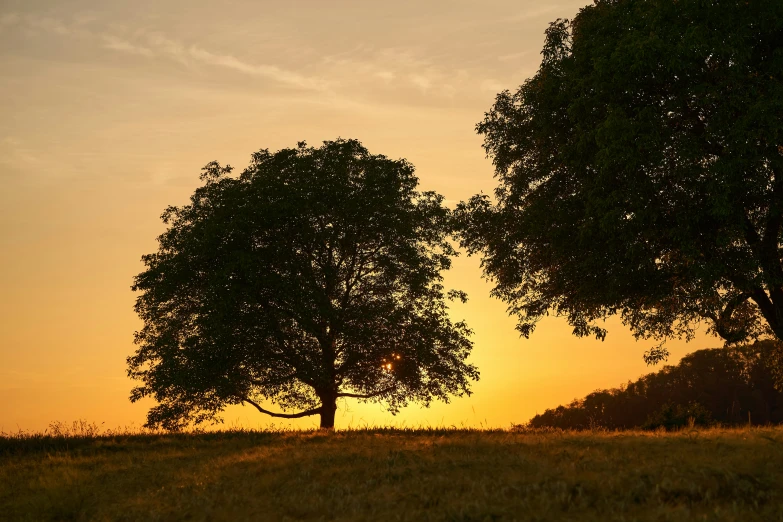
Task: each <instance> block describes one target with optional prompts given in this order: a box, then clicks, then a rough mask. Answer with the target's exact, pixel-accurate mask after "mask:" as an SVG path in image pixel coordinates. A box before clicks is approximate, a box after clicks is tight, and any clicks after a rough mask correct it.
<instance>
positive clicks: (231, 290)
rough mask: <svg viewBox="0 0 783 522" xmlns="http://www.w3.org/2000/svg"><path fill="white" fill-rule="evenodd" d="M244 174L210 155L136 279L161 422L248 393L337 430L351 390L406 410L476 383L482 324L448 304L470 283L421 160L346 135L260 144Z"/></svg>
mask: <svg viewBox="0 0 783 522" xmlns="http://www.w3.org/2000/svg"><path fill="white" fill-rule="evenodd" d="M231 171H232V169H231V167H230V166H221V165H220V164H218V163H216V162H213V163H210V164H208V165H207V166H206V167H205V168H204V169H203V174H202V176H201V177H202V180H203V181H204V184H203V186H201V187H199V188H198V189H196V191H195V193H194V194H193V195H192V197H191V200H190V203H189V204H187V205H184V206H181V207H169V208H168V209H167V210H166V211H165V212H164V213H163V215H162V219H163V221H164V223H165V224H166V225H168V228H167V230H166V231H165V232H164V233H163V234H162V235H161V236H160V237H159V238H158V242H159V247H158V251H157V252H155V253H153V254H149V255H145V256H143V258H142V260H143V262H144V264H145V266H146V269H145V270H144V271H143V272H142V273H140V274H139V275H138V276H136V278H135V284H134V285H133V289H134V290H135V291H138V292H140V295H139V296H138V298H137V301H136V306H135V309H136V311H137V313H138V314H139V316H140V317H141V319H142V320H143V322H144V326H143V328H142V329H141V330H140V331H138V332H137V333H136V339H135V341H136V344H137V345H138V348H137V351H136V353H135V354H134V355H133V356H131V357H129V358H128V367H129V369H128V374H129V375H130V376H131V377H133V378H135V379H139V380H141V381H142V385H141V386H139V387H137V388H135V389H134V390H133V392H132V395H131V400H133V401H136V400H138V399H140V398H142V397H146V396H151V397H154V398H155V399H156V400H157V401H158V402H159V404H158V405H157V406H155V407H153V408H152V409H151V410H150V412H149V414H148V418H147V425H148V426H162V427H164V428H167V429H177V428H180V427H182V426H183V425H186V424H188V423H191V422H195V423H200V422H204V421H217V420H219V419H220V418H219V414H220V412H221V411H222V410H223V409H224V408H225V406H227V405H230V404H242V403H247V404H250V405H252V406H254V407H255V408H257V409H258V410H259V411H260V412H262V413H265V414H268V415H272V416H275V417H283V418H297V417H304V416H308V415H316V414H320V416H321V427H324V428H331V427H333V426H334V417H335V411H336V408H337V405H336V401H337V400H338V399H339V398H341V397H354V398H358V399H362V400H369V401H378V402H382V403H384V404H385V405H386V406H387V407H388V408H389V409H390V410H391V411H392V412H393V413H394V412H396V411H397V410H398V409H399V408H400V407H402V406H404V405H406V404H408V402H409V401H417V402H421V403H424V404H425V405H426V404H428V403H429V402H430V401H431V400H433V399H440V400H444V401H448V400H449V397H450V396H451V395H462V394H466V393H467V394H469V393H470V388H469V384H470V381H471V380H476V379H478V371H477V370H476V368H475V367H474V366H473V365H471V364H468V363H467V362H466V358H467V357H468V355H469V353H470V350H471V348H472V343H471V341H470V340H469V335H470V333H471V332H470V330H469V329H468V327H467V325H466V324H465V323H464V322H456V323H455V322H452V321H451V320H450V319H449V316H448V314H447V311H448V310H447V305H446V299H447V298H458V299H461V300H463V301H464V299H466V296H465V294H464V293H463V292H459V291H449V292H446V291H445V290H444V287H443V285H442V276H441V272H442V271H443V270H446V269H448V268H449V266H450V263H451V257H452V256H454V255H456V252H455V251H454V249H453V248H452V246H451V244H450V242H449V233H450V232H451V226H452V221H451V213H450V211H449V210H448V209H447V208H445V207H444V206H443V205H442V202H443V197H442V196H441V195H439V194H436V193H434V192H420V191H418V190H417V186H418V179H417V178H416V176H415V175H414V168H413V166H412V165H411V164H410V163H408V162H407V161H405V160H391V159H388V158H387V157H385V156H382V155H372V154H370V153H369V152H368V151H367V149H365V148H364V147H363V146H362V145H361V143H360V142H358V141H355V140H342V139H340V140H337V141H328V142H324V144H323V146H322V147H320V148H313V147H308V146H307V145H306V144H305V143H304V142H301V143H299V144H298V146H297V147H295V148H290V149H283V150H280V151H278V152H274V153H272V152H269V151H268V150H265V149H264V150H260V151H259V152H256V153H255V154H253V155H252V161H251V163H250V165H249V166H248V167H247V169H245V170H244V172H242V174H241V175H240V176H238V177H235V176H231V175H230V173H231ZM264 401H268V402H271V403H273V404H276V405H277V406H278V407H279V409H282V410H283V412H275V411H272V410H270V409H267V407H265V405H264ZM291 410H295V411H291Z"/></svg>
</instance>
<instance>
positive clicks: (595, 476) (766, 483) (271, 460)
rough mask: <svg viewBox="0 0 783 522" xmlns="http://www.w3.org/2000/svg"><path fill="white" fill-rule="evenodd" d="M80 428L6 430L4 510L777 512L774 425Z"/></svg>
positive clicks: (92, 516)
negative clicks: (670, 429)
mask: <svg viewBox="0 0 783 522" xmlns="http://www.w3.org/2000/svg"><path fill="white" fill-rule="evenodd" d="M83 428H84V425H82V429H81V433H78V431H79V430H77V433H73V432H71V433H68V430H64V431H63V430H62V429H59V430H58V429H55V430H54V434H53V435H46V436H42V435H30V434H27V435H25V434H17V435H7V434H6V435H4V436H2V437H0V520H30V521H42V520H98V521H100V520H145V521H146V520H194V521H198V520H232V521H233V520H444V521H483V520H488V521H489V520H503V521H506V520H509V521H510V520H530V521H538V520H541V521H543V520H557V521H559V520H591V521H592V520H594V521H599V520H600V521H605V520H617V521H631V520H655V521H663V520H683V521H684V520H689V521H690V520H736V521H752V520H759V521H762V520H763V521H783V429H779V428H746V429H738V430H728V429H711V430H698V431H697V430H690V431H681V432H677V433H661V432H622V433H607V432H598V431H595V432H534V431H529V432H525V431H524V430H520V431H513V430H511V431H472V430H391V429H390V430H361V431H337V432H335V433H322V432H249V431H234V432H231V431H229V432H220V433H202V434H177V435H154V434H148V435H143V434H128V433H125V434H119V433H115V434H111V433H109V434H103V435H96V433H94V432H93V431H91V430H87V432H85V431H84V429H83ZM88 428H89V426H88Z"/></svg>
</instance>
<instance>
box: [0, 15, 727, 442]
mask: <svg viewBox="0 0 783 522" xmlns="http://www.w3.org/2000/svg"><path fill="white" fill-rule="evenodd" d="M586 1H587V0H575V1H574V0H567V1H566V0H563V1H559V2H539V1H536V0H515V1H497V0H486V1H483V2H477V1H475V0H471V1H465V0H449V1H437V2H435V1H422V0H419V1H407V0H405V1H395V2H380V1H377V2H376V1H366V0H365V1H361V2H360V1H339V0H333V1H330V2H324V1H322V0H307V1H290V2H276V1H266V0H261V1H250V0H243V1H224V2H209V3H208V2H197V1H196V2H194V1H184V0H181V1H180V0H176V1H175V0H154V1H153V0H133V1H124V0H123V1H113V2H106V1H98V0H69V1H67V2H63V1H62V0H58V1H55V0H48V1H42V0H41V1H39V0H3V2H2V3H0V71H2V74H0V99H1V100H2V103H0V177H1V178H2V189H0V321H1V324H0V326H1V327H0V431H5V432H10V431H16V430H18V429H22V430H33V431H37V430H43V429H45V428H46V427H47V425H48V424H49V423H50V422H52V421H72V420H75V419H85V420H88V421H91V422H93V421H94V422H97V423H101V422H103V423H105V426H106V427H112V428H113V427H117V426H139V425H141V424H143V422H144V418H145V414H146V411H147V409H148V408H149V406H150V405H151V403H150V402H145V403H137V404H131V403H130V401H129V400H128V395H129V391H130V389H131V388H132V387H133V385H134V384H133V382H132V381H131V380H129V379H128V378H127V377H126V376H125V372H126V363H125V358H126V357H127V356H128V355H130V354H131V353H132V352H133V351H134V345H133V342H132V339H133V332H134V331H135V330H136V329H138V328H139V327H140V321H139V319H138V318H137V317H136V315H135V313H134V312H133V303H134V300H135V295H134V293H133V292H132V291H131V290H130V286H131V283H132V278H133V276H134V275H136V274H137V273H139V272H140V271H141V270H142V268H143V267H142V264H141V262H140V257H141V256H142V255H143V254H145V253H149V252H152V251H154V250H155V249H156V240H155V238H156V237H157V235H158V234H160V233H161V232H162V231H163V229H164V226H163V224H162V223H161V221H160V219H159V216H160V214H161V212H162V210H163V209H164V208H165V207H166V206H167V205H170V204H176V205H179V204H183V203H186V202H187V200H188V197H189V196H190V194H191V193H192V191H193V189H194V188H195V187H197V186H198V185H199V183H200V182H199V180H198V176H199V172H200V168H201V167H202V166H203V165H205V164H206V163H208V162H209V161H212V160H218V161H220V162H221V163H229V164H231V165H233V166H235V167H237V168H238V169H240V170H241V169H242V168H243V167H244V166H245V165H246V164H247V163H248V160H249V158H250V154H251V153H252V152H253V151H255V150H258V149H260V148H268V149H270V150H273V151H274V150H277V149H280V148H283V147H290V146H294V145H295V144H296V143H297V142H298V141H301V140H306V141H307V142H308V143H309V144H310V145H315V146H317V145H319V144H320V142H321V141H323V140H329V139H335V138H337V137H343V138H355V139H358V140H360V141H361V142H362V143H363V144H364V145H365V146H366V147H367V148H368V149H369V150H370V152H371V153H374V154H385V155H387V156H390V157H392V158H406V159H408V160H409V161H410V162H412V163H413V164H414V165H415V166H416V168H417V174H418V176H419V178H420V181H421V188H422V189H425V190H436V191H438V192H440V193H441V194H443V195H444V196H445V197H446V198H447V201H448V202H449V204H451V205H453V204H454V203H456V202H457V201H459V200H461V199H465V198H468V197H469V196H471V195H472V194H475V193H477V192H481V191H484V192H491V191H492V190H493V188H494V186H495V182H494V180H493V176H492V175H493V169H492V164H491V162H490V160H488V159H486V158H485V156H484V151H483V149H482V148H481V143H482V139H481V137H479V136H477V135H476V133H475V130H474V127H475V124H476V123H477V122H478V121H480V120H481V119H482V116H483V114H484V112H485V111H487V110H488V109H489V108H490V106H491V104H492V102H493V99H494V97H495V95H496V94H497V93H498V92H499V91H500V90H502V89H506V88H508V89H516V88H517V87H518V86H519V85H520V84H521V83H522V82H523V81H524V80H525V79H526V78H527V77H529V76H531V75H532V74H533V73H534V72H535V70H536V69H537V67H538V64H539V61H540V49H541V46H542V44H543V37H544V30H545V29H546V27H547V25H548V23H549V22H550V21H553V20H555V19H556V18H571V17H573V16H574V14H576V12H577V11H578V9H579V8H580V7H583V6H584V5H585V3H586ZM446 284H447V287H450V288H454V287H456V288H460V289H463V290H465V291H467V292H468V295H469V297H470V301H469V302H468V303H467V304H465V305H455V307H454V308H453V312H452V313H453V316H454V318H455V319H462V318H464V319H466V320H467V322H468V324H469V325H470V326H471V327H472V328H473V330H474V331H475V334H474V336H473V341H474V342H475V346H474V350H473V356H472V358H471V360H472V362H473V363H474V364H476V365H477V366H478V367H479V370H480V371H481V380H480V381H479V382H478V383H476V384H475V385H474V387H473V390H474V394H473V395H472V396H471V397H469V398H462V399H455V400H454V401H453V402H452V403H451V404H449V405H444V404H441V403H436V404H433V405H432V407H430V408H429V409H422V408H421V407H419V406H418V405H412V406H410V407H408V408H406V409H404V410H403V411H402V412H401V413H400V414H398V415H397V416H391V415H390V414H388V413H385V412H384V411H383V410H382V409H381V407H380V406H378V405H375V404H369V405H368V404H360V403H358V402H357V401H355V400H346V401H345V402H342V403H340V405H339V406H340V409H339V411H338V413H337V418H336V424H337V427H338V428H346V427H349V426H351V427H361V426H365V425H389V424H394V425H397V426H402V425H405V426H422V425H423V426H441V425H445V426H451V425H456V426H476V427H480V426H484V427H508V426H510V425H511V423H521V422H525V421H527V420H528V419H529V418H530V417H531V416H533V415H534V414H535V413H536V412H543V410H544V409H546V408H549V407H555V406H557V405H559V404H561V403H565V402H570V401H571V400H572V399H574V398H576V397H581V396H583V395H585V394H587V393H589V392H591V391H593V390H595V389H596V388H605V387H613V386H617V385H619V384H621V383H623V382H626V381H628V380H629V379H636V378H637V377H639V376H640V375H641V374H643V373H647V372H649V371H651V370H650V369H649V368H648V367H647V366H646V365H645V364H644V361H643V360H642V354H643V353H644V351H645V350H646V349H647V348H649V347H650V346H651V342H649V341H647V342H645V341H641V342H635V341H634V339H633V337H632V336H631V335H630V333H629V331H628V330H627V328H625V327H623V326H622V325H621V324H620V323H619V322H611V323H610V326H609V336H608V337H607V340H606V341H605V342H603V343H601V342H599V341H595V340H592V339H578V338H575V337H573V336H572V335H571V329H570V327H569V326H568V325H567V324H566V322H565V321H564V320H562V319H557V318H550V319H547V320H545V321H543V322H542V323H540V325H539V327H538V329H537V330H536V332H535V333H534V334H533V336H532V337H531V338H530V339H529V340H525V339H520V338H519V337H518V335H517V334H516V332H515V330H514V324H515V322H514V319H512V318H509V317H508V316H507V315H506V313H505V305H504V304H503V303H502V302H499V301H497V300H494V299H491V298H490V297H489V290H490V288H491V284H490V283H488V282H486V281H484V280H482V278H481V271H480V268H479V259H478V258H467V257H465V256H464V255H463V256H462V257H460V258H459V259H458V260H457V261H456V262H455V265H454V268H453V269H452V270H451V272H450V273H449V274H448V275H447V280H446ZM720 344H721V343H720V341H719V340H718V339H716V338H712V337H706V336H704V335H700V336H699V337H697V339H696V340H695V341H693V342H691V343H689V344H687V345H686V344H685V343H684V342H671V343H669V345H668V347H669V349H670V351H671V352H672V357H671V358H670V361H669V362H670V363H676V362H677V361H678V360H679V359H680V357H682V356H683V355H684V354H686V353H688V352H692V351H694V350H697V349H700V348H705V347H713V346H719V345H720ZM225 420H226V425H227V426H237V425H241V426H246V427H254V428H255V427H263V426H268V425H269V424H271V423H274V424H275V425H276V426H289V425H290V426H302V427H314V426H317V424H318V417H317V416H315V417H310V418H307V419H303V420H300V421H295V422H293V421H282V422H281V420H280V419H272V418H269V417H265V416H262V415H261V414H259V413H258V412H256V411H255V410H252V409H250V408H249V407H246V408H242V407H234V408H231V409H229V410H228V411H227V413H226V415H225Z"/></svg>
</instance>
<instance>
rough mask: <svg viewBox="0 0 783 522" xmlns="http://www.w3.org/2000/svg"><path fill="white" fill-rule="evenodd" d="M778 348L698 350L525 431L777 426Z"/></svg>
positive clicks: (780, 406)
mask: <svg viewBox="0 0 783 522" xmlns="http://www.w3.org/2000/svg"><path fill="white" fill-rule="evenodd" d="M781 353H783V350H782V349H781V345H780V343H778V342H774V341H759V342H757V343H754V344H751V345H740V346H732V347H729V348H713V349H707V350H698V351H696V352H693V353H691V354H689V355H686V356H685V357H683V359H682V360H681V361H680V363H679V364H678V365H677V366H664V367H663V368H661V370H660V371H658V372H656V373H651V374H648V375H645V376H644V377H641V378H640V379H639V380H637V381H636V382H629V383H628V384H627V385H625V386H621V387H619V388H613V389H610V390H597V391H595V392H593V393H591V394H589V395H587V396H586V397H584V398H583V399H579V400H575V401H573V402H572V403H571V404H569V405H568V406H558V407H557V408H554V409H550V410H546V411H545V412H544V413H542V414H540V415H536V416H535V417H534V418H533V419H531V420H530V423H529V425H530V426H531V427H537V428H541V427H555V428H563V429H588V428H594V427H603V428H609V429H630V428H647V429H652V428H657V427H661V426H662V427H665V428H667V429H671V428H677V427H682V426H686V425H687V424H688V422H689V420H690V421H692V422H693V423H694V424H697V425H706V424H711V423H713V422H720V423H723V424H745V423H747V422H748V418H749V414H750V419H751V421H752V422H754V423H757V424H769V423H775V424H779V423H781V422H783V393H781V391H779V386H778V387H777V388H776V384H779V382H778V375H779V366H778V364H777V360H778V359H779V358H780V356H781Z"/></svg>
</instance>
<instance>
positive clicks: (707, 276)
mask: <svg viewBox="0 0 783 522" xmlns="http://www.w3.org/2000/svg"><path fill="white" fill-rule="evenodd" d="M542 54H543V61H542V64H541V67H540V69H539V70H538V72H537V73H536V74H535V75H534V76H533V77H532V78H530V79H528V80H527V81H526V82H525V83H524V84H523V85H522V86H521V87H520V88H519V90H518V91H517V92H515V93H511V92H509V91H504V92H502V93H500V94H499V95H498V96H497V99H496V101H495V104H494V106H493V107H492V109H491V110H490V111H489V112H488V113H487V114H486V117H485V119H484V121H482V122H481V123H479V124H478V126H477V131H478V132H479V133H480V134H481V135H483V136H484V139H485V142H484V147H485V149H486V152H487V154H488V155H489V156H490V157H491V158H492V160H493V163H494V165H495V168H496V176H497V178H498V180H499V186H498V187H497V189H496V191H495V195H496V201H495V202H493V201H492V200H490V198H489V197H487V196H486V195H477V196H474V197H473V198H472V199H471V200H470V201H468V202H466V203H462V204H461V205H460V208H459V211H458V216H459V218H460V222H461V229H462V244H463V246H465V247H467V248H468V249H469V251H470V252H471V253H473V252H478V251H480V252H482V253H483V255H484V259H483V266H484V270H485V273H486V274H487V275H488V276H489V277H491V278H492V279H494V281H495V282H496V286H495V288H494V295H496V296H497V297H500V298H502V299H503V300H505V301H507V302H508V303H509V312H510V313H513V314H516V315H517V316H518V317H519V325H518V329H519V331H520V332H521V334H522V335H523V336H525V337H527V336H529V335H530V333H531V332H532V331H533V330H534V328H535V324H536V321H537V320H538V319H539V318H541V317H542V316H544V315H546V314H548V313H555V314H558V315H562V316H565V317H566V318H567V319H568V321H569V323H570V324H571V325H572V326H573V331H574V334H576V335H578V336H586V335H592V336H595V337H597V338H600V339H603V338H604V336H605V335H606V330H605V328H603V327H602V326H601V325H600V321H601V320H603V319H606V318H607V317H609V316H612V315H615V314H619V315H620V316H621V317H622V319H623V321H624V322H625V323H626V324H627V325H629V326H630V328H631V329H632V331H633V332H634V333H635V335H636V336H637V338H644V339H648V338H654V339H658V340H661V341H662V342H663V341H665V340H666V339H667V338H672V337H685V338H688V339H689V338H692V336H693V334H694V331H695V329H696V328H698V325H699V324H700V322H701V321H703V320H706V321H707V324H708V325H711V330H712V332H713V333H715V334H718V335H720V336H721V337H722V338H723V339H725V340H726V341H727V343H737V342H741V341H744V340H748V339H757V338H760V337H764V336H766V335H773V334H774V336H777V338H778V339H783V266H782V265H781V233H782V227H781V224H782V223H783V119H782V118H781V114H783V2H780V1H779V0H758V1H753V2H747V1H744V0H714V1H711V2H703V1H701V0H677V1H675V0H597V1H596V2H595V5H592V6H588V7H585V8H584V9H582V10H581V11H580V12H579V14H578V15H577V16H576V17H575V18H574V19H573V20H572V21H569V20H558V21H556V22H554V23H552V24H551V25H550V27H549V29H548V31H547V34H546V43H545V45H544V48H543V52H542ZM666 355H667V352H666V350H665V348H664V347H663V346H662V345H659V346H658V347H657V348H656V349H654V350H652V351H651V352H649V353H648V354H647V359H648V362H657V361H658V360H661V359H663V358H665V357H666Z"/></svg>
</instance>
